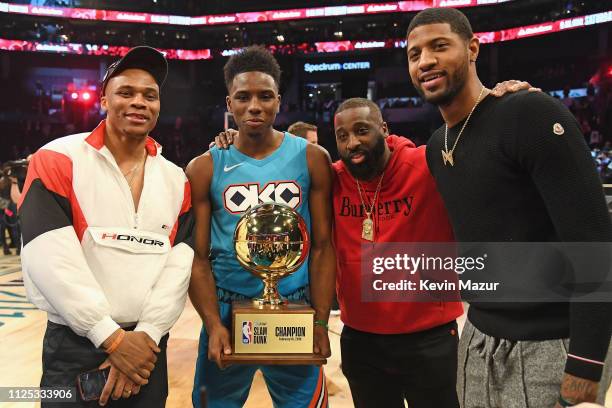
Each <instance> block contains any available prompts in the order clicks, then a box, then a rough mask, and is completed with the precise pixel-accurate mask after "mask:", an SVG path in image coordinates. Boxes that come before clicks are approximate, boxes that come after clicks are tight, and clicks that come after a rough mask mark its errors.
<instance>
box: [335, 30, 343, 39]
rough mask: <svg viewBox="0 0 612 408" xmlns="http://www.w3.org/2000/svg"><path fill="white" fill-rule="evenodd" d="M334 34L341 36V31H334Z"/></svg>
mask: <svg viewBox="0 0 612 408" xmlns="http://www.w3.org/2000/svg"><path fill="white" fill-rule="evenodd" d="M334 35H335V36H336V37H338V38H340V37H342V31H336V32H335V33H334Z"/></svg>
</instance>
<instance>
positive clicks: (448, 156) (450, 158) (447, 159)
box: [441, 150, 455, 166]
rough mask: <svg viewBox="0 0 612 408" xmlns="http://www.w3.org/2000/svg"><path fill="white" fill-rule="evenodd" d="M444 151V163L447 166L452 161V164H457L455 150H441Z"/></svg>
mask: <svg viewBox="0 0 612 408" xmlns="http://www.w3.org/2000/svg"><path fill="white" fill-rule="evenodd" d="M441 152H442V161H443V162H444V165H445V166H446V163H447V162H448V163H450V165H451V166H454V165H455V162H454V161H453V151H452V150H451V151H449V152H446V151H444V150H441Z"/></svg>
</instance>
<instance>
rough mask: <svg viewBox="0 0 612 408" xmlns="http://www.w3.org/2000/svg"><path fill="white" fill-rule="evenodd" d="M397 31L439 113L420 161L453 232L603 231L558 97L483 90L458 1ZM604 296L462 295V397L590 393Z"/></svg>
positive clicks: (488, 401) (522, 236)
mask: <svg viewBox="0 0 612 408" xmlns="http://www.w3.org/2000/svg"><path fill="white" fill-rule="evenodd" d="M407 40H408V46H407V53H408V63H409V72H410V76H411V80H412V82H413V84H414V86H415V88H416V89H417V90H418V91H419V93H420V94H421V95H422V96H423V97H424V99H425V100H427V101H428V102H431V103H434V104H436V105H438V106H439V108H440V111H441V113H442V116H443V118H444V121H445V122H446V125H445V126H443V127H442V128H440V129H438V130H437V131H436V132H435V133H434V135H433V136H432V138H431V139H430V141H429V143H428V145H427V161H428V165H429V168H430V170H431V172H432V174H433V176H434V177H435V179H436V182H437V185H438V189H439V191H440V193H441V195H442V198H443V200H444V202H445V204H446V208H447V210H448V212H449V216H450V219H451V223H452V225H453V229H454V232H455V236H456V238H457V240H458V241H460V242H504V241H513V242H545V241H553V242H554V241H568V242H610V241H612V226H611V223H610V218H609V215H608V212H607V208H606V205H605V200H604V197H603V191H602V187H601V184H600V182H599V179H598V178H597V174H596V171H595V168H594V165H593V161H592V159H591V158H590V155H589V152H588V149H587V147H586V145H585V143H584V139H583V137H582V135H581V133H580V128H579V126H578V124H577V122H576V120H575V119H574V117H573V116H572V115H571V113H570V112H569V111H568V110H567V109H566V108H565V107H564V106H563V105H562V104H561V103H559V102H556V101H555V100H554V99H553V98H551V97H549V96H548V95H546V94H544V93H541V92H534V93H529V92H518V93H515V94H510V95H507V96H504V97H502V98H492V97H487V95H488V94H489V90H487V89H486V88H485V87H484V86H483V85H482V83H481V82H480V80H479V78H478V75H477V72H476V59H477V57H478V51H479V42H478V39H477V38H476V37H475V36H474V35H473V32H472V29H471V26H470V23H469V21H468V20H467V18H466V17H465V16H464V15H463V14H462V13H461V12H459V11H458V10H455V9H450V8H449V9H447V8H444V9H428V10H425V11H423V12H421V13H419V14H417V15H416V16H415V18H414V19H413V20H412V21H411V23H410V26H409V28H408V32H407ZM610 306H611V304H610V303H584V302H583V303H578V302H569V301H568V302H566V303H545V302H542V303H537V304H536V303H522V304H518V303H473V304H471V306H470V310H469V312H468V321H467V323H466V326H465V328H464V332H463V335H462V338H461V342H460V346H459V382H458V384H457V389H458V393H459V398H460V402H461V404H462V406H463V407H464V408H475V407H500V408H501V407H503V408H514V407H537V408H545V407H553V406H555V407H563V406H570V405H574V404H577V403H580V402H593V401H595V400H596V397H597V391H598V382H599V380H600V377H601V374H602V369H603V366H604V360H605V358H606V352H607V350H608V347H609V344H610V329H611V323H612V319H611V311H612V308H611V307H610ZM568 344H569V346H568ZM568 347H569V349H568Z"/></svg>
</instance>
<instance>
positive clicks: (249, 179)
mask: <svg viewBox="0 0 612 408" xmlns="http://www.w3.org/2000/svg"><path fill="white" fill-rule="evenodd" d="M307 145H308V142H307V141H306V140H305V139H302V138H299V137H296V136H293V135H291V134H289V133H286V132H285V134H284V137H283V141H282V143H281V145H280V146H279V147H278V149H276V150H275V151H274V152H272V154H270V155H269V156H268V157H266V158H264V159H261V160H257V159H253V158H252V157H249V156H247V155H245V154H243V153H241V152H240V151H238V149H236V148H235V147H234V146H233V145H232V146H230V148H229V149H227V150H222V149H218V148H216V147H213V148H212V149H211V150H210V154H211V156H212V159H213V163H214V170H213V178H212V181H211V186H210V199H211V205H212V208H211V225H210V259H211V265H212V270H213V275H214V277H215V281H216V284H217V286H218V287H220V288H223V289H226V290H229V291H232V292H237V293H240V294H242V295H245V296H248V297H254V296H257V295H259V294H260V293H261V291H262V289H263V283H262V282H261V279H259V278H257V277H255V276H254V275H252V274H251V273H250V272H249V271H248V270H246V269H244V268H243V267H242V266H241V265H240V264H239V263H238V260H237V259H236V251H235V250H234V243H233V237H234V229H235V228H236V224H237V223H238V220H239V219H240V217H241V216H242V214H244V212H245V211H247V210H249V209H251V208H253V207H255V206H256V205H258V204H261V203H267V202H277V203H280V204H285V205H288V206H289V207H291V208H293V209H295V210H296V211H297V212H298V213H299V214H300V215H301V216H302V217H303V218H304V220H305V221H306V225H307V227H308V232H309V233H310V210H309V207H308V195H309V192H310V174H309V172H308V163H307V162H306V146H307ZM307 284H308V259H307V260H306V262H304V264H303V265H302V266H301V267H300V268H299V269H298V270H297V271H296V272H294V273H293V274H291V275H289V276H287V277H285V278H283V279H281V281H280V283H279V285H278V289H279V292H280V293H281V294H282V295H287V294H290V293H292V292H294V291H296V290H297V289H299V288H301V287H303V286H306V285H307Z"/></svg>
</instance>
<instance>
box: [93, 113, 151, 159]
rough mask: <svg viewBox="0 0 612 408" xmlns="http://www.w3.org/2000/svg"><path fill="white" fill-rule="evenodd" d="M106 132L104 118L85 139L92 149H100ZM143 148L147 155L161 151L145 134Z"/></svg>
mask: <svg viewBox="0 0 612 408" xmlns="http://www.w3.org/2000/svg"><path fill="white" fill-rule="evenodd" d="M105 134H106V119H103V120H102V121H101V122H100V124H99V125H98V126H96V128H95V129H94V130H93V131H92V132H91V133H90V134H89V136H87V138H86V139H85V141H86V142H87V143H89V144H90V145H91V146H92V147H93V148H94V149H96V150H100V149H102V147H104V135H105ZM145 149H146V150H147V154H148V155H149V156H157V155H158V154H160V153H161V145H160V144H159V143H157V142H156V141H155V140H154V139H153V138H152V137H151V136H147V140H146V142H145Z"/></svg>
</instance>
